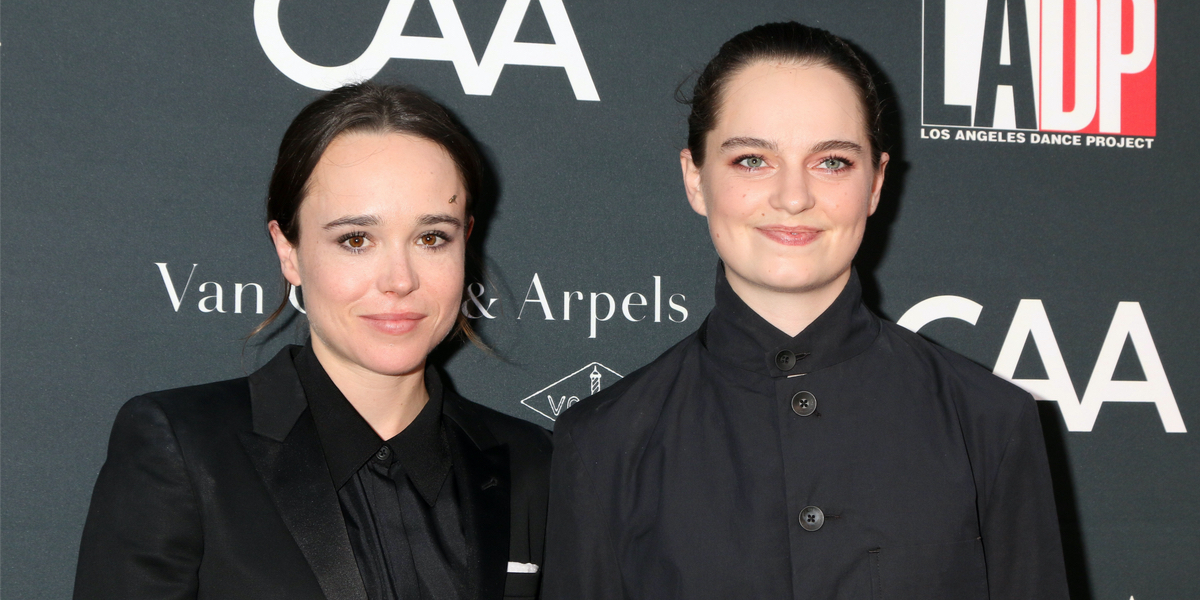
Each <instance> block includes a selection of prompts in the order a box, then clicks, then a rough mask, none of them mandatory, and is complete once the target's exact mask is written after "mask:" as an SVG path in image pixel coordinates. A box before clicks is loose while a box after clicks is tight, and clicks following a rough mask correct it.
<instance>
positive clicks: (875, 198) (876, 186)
mask: <svg viewBox="0 0 1200 600" xmlns="http://www.w3.org/2000/svg"><path fill="white" fill-rule="evenodd" d="M889 158H891V157H890V156H888V153H887V152H881V153H880V154H879V168H878V169H875V181H874V182H873V183H872V184H871V208H870V209H869V210H868V211H867V215H873V214H875V209H877V208H879V195H880V193H881V192H882V191H883V173H884V171H887V165H888V159H889Z"/></svg>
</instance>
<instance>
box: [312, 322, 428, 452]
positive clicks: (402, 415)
mask: <svg viewBox="0 0 1200 600" xmlns="http://www.w3.org/2000/svg"><path fill="white" fill-rule="evenodd" d="M312 344H313V353H314V354H316V356H317V360H318V361H320V362H321V366H322V367H323V368H324V369H325V372H326V373H328V374H329V378H330V379H332V380H333V384H334V385H336V386H337V388H338V390H341V392H342V395H344V396H346V400H349V401H350V405H351V406H353V407H354V410H356V411H358V414H359V415H361V416H362V418H363V420H365V421H366V422H367V424H368V425H370V426H371V429H374V430H375V433H376V434H378V435H379V437H381V438H383V439H385V440H388V439H391V438H393V437H395V435H396V434H398V433H400V432H401V431H404V429H405V428H407V427H408V426H409V425H410V424H411V423H412V422H413V421H414V420H415V419H416V418H417V415H418V414H420V412H421V409H422V408H425V404H426V403H427V402H429V392H428V391H426V390H425V363H424V361H422V362H421V366H420V367H419V368H417V369H415V370H413V371H412V372H410V373H405V374H403V375H381V374H379V373H375V372H373V371H370V370H368V369H364V368H363V367H362V366H360V365H356V364H354V363H352V362H351V361H349V360H346V359H344V358H343V357H341V356H338V355H337V353H336V352H334V351H333V350H332V349H330V348H329V347H328V346H326V345H325V344H324V343H323V342H321V340H320V338H318V337H317V336H315V335H314V336H312Z"/></svg>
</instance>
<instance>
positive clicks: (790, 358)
mask: <svg viewBox="0 0 1200 600" xmlns="http://www.w3.org/2000/svg"><path fill="white" fill-rule="evenodd" d="M775 366H777V367H779V370H780V371H791V370H792V367H794V366H796V355H795V354H792V351H791V350H780V351H779V354H776V355H775Z"/></svg>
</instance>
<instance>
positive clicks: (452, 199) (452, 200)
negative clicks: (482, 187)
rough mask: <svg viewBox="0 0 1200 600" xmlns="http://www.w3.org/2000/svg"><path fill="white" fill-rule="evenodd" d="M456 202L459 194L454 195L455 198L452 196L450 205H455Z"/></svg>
mask: <svg viewBox="0 0 1200 600" xmlns="http://www.w3.org/2000/svg"><path fill="white" fill-rule="evenodd" d="M455 200H458V194H455V195H453V196H450V204H454V201H455Z"/></svg>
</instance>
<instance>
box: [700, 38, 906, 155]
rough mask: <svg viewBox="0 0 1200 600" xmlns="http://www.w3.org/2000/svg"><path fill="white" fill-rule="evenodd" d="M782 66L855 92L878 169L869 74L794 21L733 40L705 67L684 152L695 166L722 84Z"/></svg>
mask: <svg viewBox="0 0 1200 600" xmlns="http://www.w3.org/2000/svg"><path fill="white" fill-rule="evenodd" d="M772 59H774V60H785V61H793V62H797V63H802V64H808V65H814V66H822V67H828V68H830V69H833V70H834V71H835V72H837V73H839V74H841V75H842V76H844V77H845V78H846V79H847V80H849V81H850V84H851V85H853V86H854V88H855V90H856V91H857V92H858V99H859V101H860V103H861V104H862V112H863V120H864V121H865V122H866V127H867V139H868V140H869V141H870V143H871V161H872V162H873V163H874V165H875V166H876V167H878V166H879V158H880V153H881V152H882V151H883V107H882V104H881V103H880V101H879V93H878V92H877V91H876V90H875V81H874V79H873V78H872V77H871V72H870V70H868V69H867V66H866V65H865V64H864V63H863V61H862V59H861V58H859V57H858V54H857V53H855V52H854V49H853V48H851V47H850V45H849V44H847V43H846V41H845V40H843V39H842V38H840V37H838V36H836V35H833V34H832V33H829V32H828V31H825V30H824V29H817V28H815V27H809V26H807V25H801V24H800V23H796V22H794V21H789V22H787V23H767V24H765V25H759V26H758V27H755V28H753V29H751V30H749V31H743V32H741V33H739V34H737V35H735V36H733V37H732V38H731V39H730V40H729V41H728V42H725V44H723V45H722V46H721V49H720V50H719V51H718V52H717V55H716V56H714V57H713V59H712V60H710V61H708V65H707V66H705V67H704V71H703V72H701V73H700V77H699V78H698V79H696V87H695V88H693V90H692V97H691V99H690V100H687V101H686V103H687V104H690V105H691V106H692V112H691V114H690V115H688V149H689V150H691V151H692V160H693V161H694V162H695V163H696V165H697V166H701V165H703V164H704V141H705V138H706V137H707V136H708V132H710V131H712V129H713V127H715V126H716V123H717V117H718V116H719V112H720V107H721V102H722V97H721V92H722V91H723V89H724V87H725V84H726V83H727V82H728V81H729V80H730V79H732V78H733V76H734V75H736V74H737V73H738V72H740V71H741V70H742V69H744V68H746V67H749V66H750V65H752V64H754V63H756V62H759V61H763V60H772Z"/></svg>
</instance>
